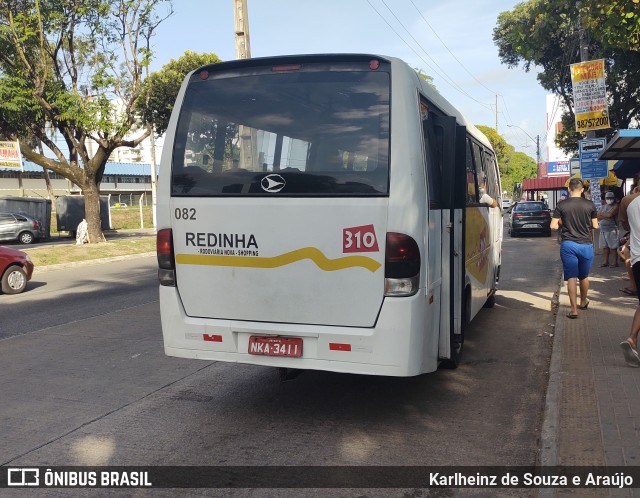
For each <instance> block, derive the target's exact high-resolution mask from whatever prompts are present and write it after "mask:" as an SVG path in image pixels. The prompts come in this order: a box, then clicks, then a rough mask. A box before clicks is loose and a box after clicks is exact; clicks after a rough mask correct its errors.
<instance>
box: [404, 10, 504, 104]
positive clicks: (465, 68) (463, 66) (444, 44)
mask: <svg viewBox="0 0 640 498" xmlns="http://www.w3.org/2000/svg"><path fill="white" fill-rule="evenodd" d="M409 1H410V2H411V5H413V8H414V9H416V11H417V12H418V14H420V17H421V18H422V20H423V21H424V22H425V24H426V25H427V26H429V29H430V30H431V31H433V34H434V35H436V38H437V39H438V40H440V43H442V46H443V47H444V48H446V49H447V51H448V52H449V53H450V54H451V57H453V58H454V59H455V60H456V61H457V62H458V64H460V66H461V67H462V69H464V70H465V71H466V72H467V74H468V75H469V76H471V77H472V78H473V79H474V80H476V81H477V82H478V83H479V84H480V85H481V86H482V87H484V88H486V89H487V90H489V92H491V93H497V92H494V91H493V90H491V88H489V87H487V86H486V85H485V84H484V83H482V81H480V80H479V79H478V78H476V77H475V76H474V75H473V74H472V73H471V71H469V70H468V69H467V67H466V66H465V65H464V64H463V63H462V62H461V61H460V59H458V58H457V57H456V56H455V54H454V53H453V52H452V51H451V50H450V49H449V47H447V44H446V43H445V42H444V41H443V40H442V38H440V35H438V33H437V32H436V30H435V29H433V26H431V24H429V21H427V19H426V18H425V17H424V16H423V15H422V12H421V11H420V9H418V7H417V6H416V4H415V3H414V2H413V0H409Z"/></svg>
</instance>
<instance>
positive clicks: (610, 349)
mask: <svg viewBox="0 0 640 498" xmlns="http://www.w3.org/2000/svg"><path fill="white" fill-rule="evenodd" d="M600 258H601V256H598V255H597V256H596V260H595V261H594V266H593V267H592V270H591V276H590V279H589V280H590V290H589V301H590V303H589V307H588V309H587V310H584V311H583V310H578V313H579V317H578V319H576V320H571V319H568V318H567V317H566V315H567V313H568V312H569V297H568V295H567V289H566V285H565V284H564V282H562V285H561V288H560V293H559V308H558V314H557V319H556V332H555V340H554V347H553V356H552V360H551V366H550V382H549V390H548V393H547V403H546V405H547V406H546V410H545V422H544V428H543V437H542V441H543V448H542V457H541V463H542V465H564V466H567V465H568V466H573V465H585V466H639V465H640V368H632V367H629V366H627V365H626V363H625V361H624V357H623V354H622V350H621V349H620V346H619V344H620V342H621V341H623V340H624V339H625V338H626V337H627V336H628V334H629V329H630V327H631V320H632V317H633V314H634V312H635V309H636V306H637V304H638V299H637V298H635V297H631V296H628V295H625V294H623V293H622V292H620V289H621V288H623V287H625V286H626V285H627V284H628V280H625V272H624V267H619V268H613V267H608V268H600V267H599V264H600V262H601V260H600ZM636 485H637V486H640V483H636ZM540 496H593V497H600V496H603V497H609V496H611V497H640V488H639V489H623V490H619V489H618V490H604V489H579V488H578V489H567V490H552V491H550V490H544V491H542V490H541V492H540Z"/></svg>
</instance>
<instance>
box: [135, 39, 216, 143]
mask: <svg viewBox="0 0 640 498" xmlns="http://www.w3.org/2000/svg"><path fill="white" fill-rule="evenodd" d="M216 62H220V59H219V58H218V56H217V55H216V54H214V53H204V54H197V53H195V52H191V51H190V50H187V51H186V52H185V53H184V55H183V56H182V57H180V58H179V59H177V60H174V59H171V60H170V61H169V62H168V63H167V64H165V65H164V66H162V69H161V70H160V71H157V72H154V73H151V74H150V75H149V78H147V80H145V84H144V88H143V90H142V93H141V95H140V98H139V99H138V101H137V103H136V109H137V111H138V112H139V114H140V116H141V117H142V120H143V121H144V122H145V123H149V124H150V125H152V126H153V128H154V130H155V133H156V134H157V135H162V134H163V133H164V132H165V131H166V130H167V127H168V125H169V118H170V117H171V111H172V110H173V104H174V103H175V101H176V97H177V96H178V92H179V91H180V86H181V85H182V81H183V80H184V78H185V76H186V75H187V74H188V73H189V72H191V71H193V70H194V69H197V68H198V67H200V66H205V65H207V64H214V63H216Z"/></svg>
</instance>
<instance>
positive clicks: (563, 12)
mask: <svg viewBox="0 0 640 498" xmlns="http://www.w3.org/2000/svg"><path fill="white" fill-rule="evenodd" d="M598 2H599V0H592V1H588V2H587V3H586V4H585V5H586V7H585V9H586V10H584V11H583V12H582V13H583V19H584V20H585V22H584V24H585V25H586V26H587V28H586V33H585V37H586V39H587V40H590V43H589V47H588V49H589V55H590V59H605V66H606V87H607V92H608V100H609V115H610V122H611V125H612V127H613V130H604V131H599V132H597V135H598V136H609V135H612V134H613V132H614V130H615V129H621V128H628V127H629V126H630V124H631V123H633V122H634V120H637V119H638V118H640V90H639V89H638V85H637V81H638V80H639V78H640V51H638V50H637V47H635V48H636V49H635V50H628V49H625V48H620V47H619V44H617V45H614V44H612V41H615V39H616V36H614V35H613V31H612V30H613V29H614V28H613V27H612V26H611V25H609V28H608V31H607V30H603V31H602V33H604V35H599V34H598V33H600V31H598V30H597V29H595V30H591V29H589V26H591V25H593V24H592V23H593V22H595V21H594V20H595V19H596V18H598V17H597V16H606V15H609V16H612V15H613V14H612V13H611V12H610V11H607V10H606V9H605V10H604V11H602V12H601V11H600V10H597V9H596V7H594V6H597V5H599V3H598ZM629 2H631V3H634V2H633V0H617V1H615V2H614V4H615V5H622V4H623V3H624V4H628V3H629ZM600 3H603V5H604V3H606V4H607V5H609V3H610V0H607V2H604V0H602V2H600ZM614 11H615V9H614ZM607 12H610V13H609V14H607ZM612 12H613V11H612ZM615 12H619V11H615ZM578 14H579V12H578V7H577V6H576V2H572V1H569V0H548V1H546V0H545V1H542V0H529V1H527V2H524V3H521V4H518V5H516V6H515V7H514V9H513V10H512V11H509V12H502V13H501V14H500V15H499V17H498V23H497V26H496V28H495V29H494V32H493V40H494V42H495V43H496V45H497V46H498V50H499V57H500V59H501V61H502V62H503V63H504V64H506V65H507V66H509V67H517V66H518V65H519V64H522V65H523V67H524V69H525V71H529V70H530V69H531V68H532V67H533V66H538V67H540V68H541V69H542V71H541V72H540V73H539V74H538V81H539V82H540V84H541V86H542V87H543V88H545V89H546V90H548V91H550V92H553V93H555V94H557V95H560V96H561V97H562V99H563V101H564V103H565V105H566V106H567V108H568V109H569V115H568V116H567V117H566V118H563V123H564V125H565V129H564V131H563V133H562V134H561V135H560V139H561V141H560V143H559V145H560V146H561V147H562V148H563V149H564V150H565V152H567V153H574V152H575V151H576V150H577V141H576V137H577V136H579V135H577V134H576V133H575V117H574V114H573V93H572V86H571V76H570V72H569V65H570V64H573V63H576V62H580V52H579V39H580V36H579V35H580V33H579V32H580V25H579V15H578ZM598 19H600V21H598V22H602V19H601V18H598ZM607 19H609V20H610V18H609V17H607ZM621 29H622V28H621ZM607 33H608V34H607Z"/></svg>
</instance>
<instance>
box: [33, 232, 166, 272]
mask: <svg viewBox="0 0 640 498" xmlns="http://www.w3.org/2000/svg"><path fill="white" fill-rule="evenodd" d="M107 240H108V238H107ZM155 250H156V238H155V237H153V236H149V237H136V238H132V239H124V240H122V239H120V240H113V241H108V242H105V243H103V244H84V245H81V246H77V245H72V244H62V245H56V246H46V247H38V245H37V244H36V245H34V246H33V247H30V248H28V249H22V251H24V252H26V253H27V254H28V255H29V257H30V258H31V260H32V261H33V264H34V265H35V267H36V271H37V269H38V268H39V267H43V266H48V265H58V264H62V263H74V262H78V261H87V260H92V259H102V258H111V257H115V256H127V255H132V254H142V253H147V252H155Z"/></svg>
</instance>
